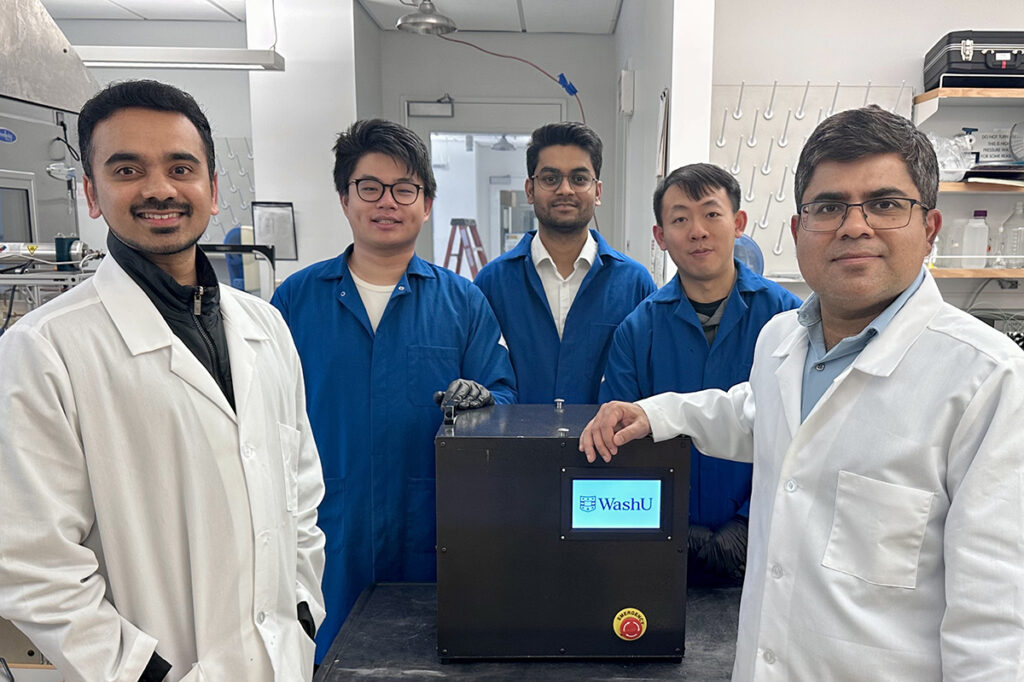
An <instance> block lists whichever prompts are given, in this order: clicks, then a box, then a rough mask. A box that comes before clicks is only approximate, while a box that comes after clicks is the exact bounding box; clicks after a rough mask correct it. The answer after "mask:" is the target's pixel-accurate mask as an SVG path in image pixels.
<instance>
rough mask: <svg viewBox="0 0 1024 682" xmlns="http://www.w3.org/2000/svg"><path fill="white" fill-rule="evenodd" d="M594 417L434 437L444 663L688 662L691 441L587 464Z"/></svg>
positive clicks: (488, 416)
mask: <svg viewBox="0 0 1024 682" xmlns="http://www.w3.org/2000/svg"><path fill="white" fill-rule="evenodd" d="M596 411H597V406H596V405H565V406H558V407H556V406H549V405H494V406H491V407H488V408H484V409H480V410H471V411H467V412H461V413H459V414H458V415H457V417H456V418H455V423H454V424H444V425H442V426H441V428H440V429H439V430H438V434H437V438H436V440H435V450H436V454H437V641H438V653H439V655H440V657H441V659H442V661H453V660H465V659H519V658H569V659H586V658H630V659H675V660H679V659H681V657H682V656H683V650H684V646H683V643H684V636H685V624H686V552H687V547H686V544H687V543H686V539H687V532H688V528H689V526H688V511H689V475H690V441H689V440H688V439H685V438H676V439H673V440H670V441H666V442H663V443H655V442H654V441H653V440H651V439H650V438H649V437H648V438H643V439H639V440H636V441H633V442H631V443H628V444H626V445H625V446H623V447H622V448H620V450H619V454H618V455H617V456H615V457H613V458H612V461H611V462H610V463H605V462H603V461H601V460H600V459H599V460H598V461H597V462H595V463H593V464H588V463H587V461H586V459H585V457H584V455H583V454H582V453H581V452H579V451H578V445H579V437H580V434H581V433H582V431H583V428H584V427H585V426H586V424H587V422H589V421H590V419H591V418H592V417H593V416H594V414H595V413H596Z"/></svg>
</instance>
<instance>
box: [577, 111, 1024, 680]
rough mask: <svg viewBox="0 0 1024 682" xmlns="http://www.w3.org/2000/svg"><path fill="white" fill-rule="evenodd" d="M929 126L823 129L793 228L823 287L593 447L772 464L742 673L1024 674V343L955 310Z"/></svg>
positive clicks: (764, 479)
mask: <svg viewBox="0 0 1024 682" xmlns="http://www.w3.org/2000/svg"><path fill="white" fill-rule="evenodd" d="M937 189H938V170H937V164H936V161H935V154H934V151H933V150H932V148H931V145H930V144H929V142H928V140H927V138H926V137H925V136H924V134H923V133H921V132H919V131H917V130H916V129H915V128H914V127H913V125H912V124H911V123H910V122H909V121H907V120H906V119H903V118H901V117H899V116H896V115H894V114H890V113H888V112H886V111H884V110H882V109H879V108H877V107H868V108H865V109H859V110H853V111H846V112H842V113H840V114H836V115H835V116H832V117H831V118H828V119H826V120H825V121H823V122H822V123H821V124H820V125H819V126H818V128H817V129H816V130H815V131H814V133H813V134H812V135H811V136H810V138H809V139H808V141H807V144H806V146H805V147H804V149H803V152H802V153H801V156H800V163H799V167H798V169H797V176H796V197H797V202H798V203H797V215H795V216H794V217H793V219H792V225H791V230H792V234H793V238H794V241H795V243H796V251H797V258H798V261H799V264H800V271H801V272H802V273H803V276H804V278H805V279H806V281H807V283H808V285H809V286H810V287H811V289H812V290H813V292H814V293H813V294H812V295H811V296H810V297H809V298H808V299H807V301H806V302H805V303H804V305H803V306H802V307H801V308H800V309H799V310H798V311H796V310H795V311H791V312H786V313H782V314H780V315H778V316H776V317H775V318H774V319H772V320H771V321H770V322H769V323H768V324H767V325H766V326H765V327H764V330H763V331H762V332H761V335H760V337H759V339H758V344H757V348H756V351H755V357H754V365H753V368H752V371H751V375H750V381H749V382H747V383H744V384H740V385H738V386H736V387H734V388H732V389H730V390H729V391H728V392H726V391H720V390H708V391H701V392H698V393H691V394H670V393H666V394H662V395H659V396H655V397H653V398H649V399H647V400H641V401H639V402H638V403H608V404H606V405H604V406H603V407H602V408H601V410H600V411H599V413H598V415H597V416H596V417H595V418H594V420H593V421H592V422H591V423H590V424H589V425H588V427H587V429H586V430H585V432H584V433H583V435H582V437H581V444H580V445H581V450H584V451H585V452H586V453H587V457H588V459H590V460H591V461H593V459H595V457H596V456H597V455H600V456H601V457H603V458H604V459H605V460H610V458H611V456H612V455H614V454H615V453H616V452H617V449H618V447H619V446H620V445H622V444H623V443H625V442H627V441H629V440H631V439H633V438H638V437H642V436H644V435H645V434H647V433H653V436H654V438H655V439H656V440H662V439H665V438H671V437H673V436H675V435H677V434H680V433H685V434H689V435H690V436H692V437H693V439H694V442H695V443H696V444H697V446H698V447H699V448H700V449H701V450H702V451H703V452H706V453H708V454H711V455H715V456H718V457H724V458H728V459H735V460H741V461H753V463H754V481H753V494H752V497H751V509H750V541H749V542H750V544H749V551H748V557H747V572H746V579H745V582H744V585H743V598H742V603H741V606H740V623H739V637H738V642H737V651H736V662H735V667H734V669H733V679H734V680H774V679H778V680H872V681H873V682H874V681H877V680H915V681H920V680H940V679H941V680H965V679H972V680H975V679H976V680H1019V679H1024V658H1022V654H1021V652H1022V651H1024V459H1022V456H1021V455H1022V453H1024V427H1022V424H1024V398H1022V396H1024V352H1022V351H1021V349H1020V348H1018V347H1017V346H1015V345H1014V344H1013V343H1012V342H1011V341H1010V340H1009V339H1008V338H1007V337H1005V336H1004V335H1002V334H1000V333H999V332H996V331H995V330H993V329H991V328H989V327H987V326H986V325H984V324H983V323H981V322H979V321H978V320H976V319H974V318H973V317H971V316H970V315H968V314H966V313H964V312H961V311H959V310H957V309H956V308H954V307H953V306H951V305H949V304H947V303H944V302H943V300H942V297H941V296H940V294H939V291H938V288H937V287H936V285H935V281H934V280H933V279H932V277H931V275H930V274H929V273H928V271H927V270H926V269H924V268H923V267H922V261H923V259H924V258H925V256H927V254H928V252H929V249H930V245H931V243H932V242H933V241H934V239H935V237H936V235H937V234H938V231H939V228H940V227H941V222H942V219H941V216H940V214H939V212H938V211H937V210H935V208H934V206H935V200H936V195H937Z"/></svg>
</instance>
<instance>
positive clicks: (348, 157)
mask: <svg viewBox="0 0 1024 682" xmlns="http://www.w3.org/2000/svg"><path fill="white" fill-rule="evenodd" d="M372 152H377V153H379V154H384V155H385V156H390V157H391V158H392V159H394V160H395V161H398V162H401V163H403V164H405V168H406V170H408V171H409V172H410V173H414V174H415V175H417V176H419V178H420V181H421V182H422V183H423V196H425V197H426V198H428V199H433V198H434V194H435V193H436V192H437V182H436V181H435V180H434V171H433V169H432V168H431V167H430V153H429V152H428V151H427V146H426V145H425V144H423V140H421V139H420V138H419V137H418V136H417V135H416V133H414V132H413V131H411V130H409V129H408V128H406V127H405V126H402V125H398V124H397V123H394V122H392V121H385V120H384V119H380V118H373V119H368V120H363V121H356V122H355V123H353V124H352V125H351V126H349V129H348V130H346V131H345V132H343V133H339V134H338V141H337V142H335V143H334V186H335V187H336V188H337V190H338V193H340V194H345V195H347V194H348V183H349V178H351V177H352V172H353V171H354V170H355V168H356V164H358V163H359V159H361V158H363V156H364V155H366V154H370V153H372Z"/></svg>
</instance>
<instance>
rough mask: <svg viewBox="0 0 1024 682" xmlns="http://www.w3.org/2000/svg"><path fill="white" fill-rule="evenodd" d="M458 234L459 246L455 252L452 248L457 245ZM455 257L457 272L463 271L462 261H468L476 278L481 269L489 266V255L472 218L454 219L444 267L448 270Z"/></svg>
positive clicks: (467, 263) (449, 234) (470, 269)
mask: <svg viewBox="0 0 1024 682" xmlns="http://www.w3.org/2000/svg"><path fill="white" fill-rule="evenodd" d="M456 233H458V236H459V244H458V247H457V248H456V250H455V251H452V246H453V245H454V244H455V235H456ZM452 256H455V257H456V258H455V272H459V271H460V270H461V269H462V259H463V258H465V259H466V265H468V266H469V271H470V273H471V274H472V275H473V277H476V273H477V272H479V271H480V268H482V267H483V266H485V265H487V254H486V253H485V252H484V246H483V244H482V243H481V242H480V233H479V232H478V231H477V229H476V221H475V220H473V219H472V218H452V229H451V232H449V233H448V249H447V250H446V251H445V256H444V266H445V267H446V268H447V267H448V264H449V263H451V261H452Z"/></svg>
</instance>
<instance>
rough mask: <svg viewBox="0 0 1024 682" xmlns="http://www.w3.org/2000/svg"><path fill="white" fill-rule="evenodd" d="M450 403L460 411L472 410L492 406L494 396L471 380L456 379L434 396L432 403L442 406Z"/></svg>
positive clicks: (484, 387)
mask: <svg viewBox="0 0 1024 682" xmlns="http://www.w3.org/2000/svg"><path fill="white" fill-rule="evenodd" d="M449 401H451V402H452V403H454V404H455V407H456V408H457V409H460V410H472V409H476V408H478V407H487V406H488V405H493V404H494V396H492V395H491V392H490V391H488V390H487V387H486V386H484V385H482V384H478V383H477V382H475V381H473V380H472V379H456V380H455V381H453V382H452V383H450V384H448V388H447V390H444V391H438V392H437V393H435V394H434V402H435V403H437V404H438V405H444V404H445V403H447V402H449Z"/></svg>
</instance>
